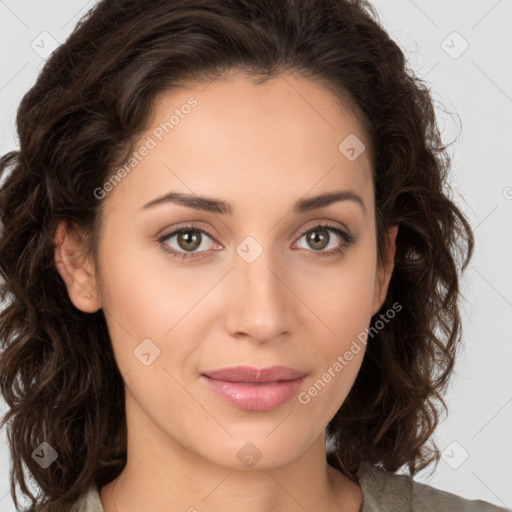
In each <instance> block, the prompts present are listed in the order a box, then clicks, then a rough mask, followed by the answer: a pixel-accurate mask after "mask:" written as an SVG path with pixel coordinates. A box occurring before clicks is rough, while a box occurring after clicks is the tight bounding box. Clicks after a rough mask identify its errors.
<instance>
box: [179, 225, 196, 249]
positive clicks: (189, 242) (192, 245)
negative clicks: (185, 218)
mask: <svg viewBox="0 0 512 512" xmlns="http://www.w3.org/2000/svg"><path fill="white" fill-rule="evenodd" d="M177 242H178V245H179V246H180V248H181V249H183V250H184V251H194V250H196V249H197V248H198V247H199V246H200V245H201V234H200V232H199V231H197V230H187V231H181V232H180V233H178V235H177Z"/></svg>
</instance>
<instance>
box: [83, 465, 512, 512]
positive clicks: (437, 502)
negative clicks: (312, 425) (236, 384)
mask: <svg viewBox="0 0 512 512" xmlns="http://www.w3.org/2000/svg"><path fill="white" fill-rule="evenodd" d="M358 477H359V485H360V486H361V489H362V491H363V496H364V499H363V506H362V507H361V512H410V511H414V512H506V511H507V509H505V508H500V507H497V506H495V505H491V504H490V503H487V502H485V501H481V500H466V499H464V498H461V497H459V496H456V495H455V494H451V493H448V492H445V491H440V490H438V489H435V488H434V487H431V486H428V485H425V484H421V483H419V482H415V481H414V480H413V479H411V478H410V477H408V476H406V475H395V474H393V473H388V472H387V471H384V470H382V469H380V468H378V467H376V466H373V465H371V464H362V465H361V466H360V468H359V472H358ZM511 510H512V509H509V512H510V511H511ZM73 512H104V510H103V507H102V506H101V501H100V496H99V492H98V489H97V487H91V488H90V490H89V491H88V493H87V494H85V495H84V496H83V497H82V499H81V500H79V501H78V502H77V504H76V508H75V510H74V511H73Z"/></svg>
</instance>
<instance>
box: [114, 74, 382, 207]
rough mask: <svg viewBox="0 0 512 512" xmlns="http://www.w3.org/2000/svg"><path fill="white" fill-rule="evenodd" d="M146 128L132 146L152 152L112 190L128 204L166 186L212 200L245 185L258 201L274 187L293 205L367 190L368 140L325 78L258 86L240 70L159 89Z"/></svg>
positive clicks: (274, 81) (287, 78) (281, 80)
mask: <svg viewBox="0 0 512 512" xmlns="http://www.w3.org/2000/svg"><path fill="white" fill-rule="evenodd" d="M147 126H148V128H147V130H146V131H145V132H144V133H143V134H142V135H141V136H140V137H139V138H138V140H137V144H136V148H142V147H143V146H147V147H150V150H149V151H148V150H146V151H144V153H145V156H144V157H143V158H140V160H138V161H137V163H136V165H135V166H134V168H133V169H134V171H131V172H130V176H129V178H128V179H126V180H123V182H130V185H129V186H128V185H127V184H125V183H122V184H121V186H120V187H118V188H127V190H125V191H124V192H123V195H127V197H128V199H129V200H130V201H132V202H133V201H136V202H137V203H140V204H142V203H144V202H146V201H148V200H150V199H152V198H153V197H154V196H155V194H158V193H159V194H162V193H164V192H165V190H162V188H169V189H173V190H177V191H181V192H186V193H190V192H195V193H198V194H199V193H204V194H206V195H210V196H211V195H213V196H218V197H221V196H226V195H228V196H229V195H231V196H233V194H234V193H235V192H236V193H237V195H238V196H240V193H241V192H242V191H244V190H245V191H249V193H248V194H247V195H248V199H254V197H255V194H256V195H258V194H260V196H261V199H262V203H261V204H264V203H265V200H267V201H270V197H271V196H272V191H277V190H279V191H281V192H282V193H283V194H285V195H289V196H290V201H291V200H293V202H295V201H296V200H297V198H298V197H301V196H307V195H308V192H309V191H311V194H309V195H313V194H314V193H320V192H324V191H326V190H328V189H329V188H337V189H339V188H351V189H354V188H355V189H358V190H359V193H361V194H363V193H364V192H363V191H366V193H368V194H370V195H371V190H370V189H371V187H372V179H371V176H372V172H371V163H370V156H369V151H368V150H367V149H366V148H368V149H369V145H368V140H367V138H366V135H365V133H364V131H363V128H362V125H361V123H360V121H359V119H358V117H357V115H356V114H355V113H354V111H353V109H351V108H350V106H349V105H348V104H346V103H344V102H343V100H342V99H341V98H340V97H337V96H335V95H334V94H333V93H332V92H331V91H330V90H329V89H328V88H326V87H324V86H323V85H322V84H321V83H319V82H316V81H312V80H308V79H305V78H302V77H299V76H297V75H292V74H285V75H280V76H278V77H275V78H272V79H268V80H266V81H264V82H262V83H257V84H255V83H253V81H252V80H251V79H250V78H249V77H247V76H244V75H240V74H239V75H235V76H230V77H224V78H220V79H216V80H213V81H211V82H206V83H205V82H203V83H196V84H192V83H191V84H189V85H188V86H183V87H177V88H174V89H172V90H170V91H166V92H164V93H161V94H160V95H158V96H157V98H156V99H155V101H154V104H153V108H152V111H151V114H150V116H149V122H148V123H147ZM347 150H348V152H347ZM354 153H355V157H356V158H354ZM128 189H129V190H128ZM117 193H118V192H116V194H117ZM226 199H228V198H226ZM283 199H285V198H283ZM367 199H368V200H369V199H370V198H369V197H368V198H367ZM230 202H231V201H230Z"/></svg>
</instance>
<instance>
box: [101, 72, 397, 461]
mask: <svg viewBox="0 0 512 512" xmlns="http://www.w3.org/2000/svg"><path fill="white" fill-rule="evenodd" d="M340 144H341V145H340ZM363 144H364V145H366V147H368V141H367V140H366V139H365V135H364V133H363V132H362V129H361V126H360V125H359V123H358V121H357V119H356V118H355V117H354V116H353V114H352V113H351V112H350V111H349V110H347V109H345V108H342V107H341V106H340V105H339V103H338V101H337V100H336V99H335V97H334V96H332V95H331V93H329V92H328V91H327V90H326V89H324V87H323V86H321V85H320V84H318V83H315V82H312V81H308V80H306V79H303V78H299V77H297V76H294V75H291V74H287V75H282V76H281V77H278V78H275V79H271V80H268V81H266V82H264V83H261V84H258V85H252V84H251V82H250V81H249V80H248V79H247V78H244V77H243V76H233V77H231V78H224V79H222V80H216V81H213V82H211V83H209V85H207V86H206V85H203V86H202V87H201V88H199V87H195V88H190V89H189V88H181V89H175V90H173V91H172V92H170V93H166V94H165V95H161V96H160V97H159V99H158V101H157V103H156V107H155V110H154V112H153V114H152V121H151V127H150V129H149V130H148V131H147V132H146V133H145V134H144V135H143V136H142V137H141V138H140V140H139V143H138V146H137V150H138V151H137V154H138V156H136V157H135V159H136V160H133V161H132V164H133V163H134V162H135V161H136V162H137V163H136V165H135V166H134V167H133V168H132V167H130V166H127V168H126V169H125V172H124V173H123V172H121V173H119V174H118V177H119V178H122V179H120V181H119V180H117V181H119V182H118V183H117V181H116V183H117V184H116V185H115V187H114V188H113V190H111V191H110V192H109V195H108V196H107V197H106V198H105V199H99V200H101V201H103V207H104V218H103V226H102V231H101V238H100V247H99V271H100V274H101V278H102V281H101V288H99V287H98V288H97V289H96V290H95V291H94V294H95V297H96V298H97V299H98V303H99V304H100V306H101V307H102V308H103V310H104V313H105V316H106V320H107V323H108V329H109V332H110V336H111V339H112V344H113V349H114V352H115V357H116V360H117V363H118V366H119V369H120V372H121V374H122V375H123V378H124V381H125V384H126V407H127V411H128V428H129V432H130V430H131V431H132V432H135V434H134V435H135V436H136V437H137V436H139V437H138V438H140V439H145V440H146V441H147V446H148V449H150V448H149V447H150V446H153V448H151V449H154V450H155V453H156V456H162V455H161V454H163V453H164V452H165V450H162V446H163V445H162V443H163V444H164V445H165V446H168V447H172V448H173V449H176V448H177V447H178V448H179V449H180V450H182V449H183V448H185V449H186V450H188V451H189V452H192V453H193V454H194V455H196V456H197V455H199V456H200V457H202V458H205V459H208V460H209V461H211V462H214V463H216V464H221V465H223V466H227V467H237V468H243V467H244V464H245V465H246V466H250V465H251V464H254V461H255V462H257V464H258V467H261V468H264V467H272V466H276V465H282V464H285V463H287V462H290V461H292V460H293V459H296V458H297V457H299V456H300V455H301V454H303V453H305V452H306V450H307V449H308V448H310V447H311V446H312V445H313V443H315V441H316V442H317V443H318V441H319V439H322V440H323V436H324V430H325V427H326V425H327V424H328V422H329V420H330V419H331V418H332V417H333V415H334V414H335V413H336V411H337V410H338V409H339V407H340V406H341V404H342V403H343V401H344V400H345V398H346V396H347V394H348V392H349V390H350V388H351V386H352V384H353V382H354V380H355V378H356V375H357V373H358V370H359V368H360V364H361V361H362V358H363V354H364V347H365V345H364V343H362V342H361V341H360V340H361V339H362V338H361V333H362V332H364V330H365V328H366V327H368V326H369V323H370V318H371V316H372V315H373V314H374V313H376V312H377V310H378V309H379V307H380V305H381V304H382V302H383V300H384V298H385V293H386V289H387V283H388V278H389V271H388V273H387V274H384V273H383V272H379V269H378V268H377V246H376V231H375V221H374V216H375V212H374V199H373V197H374V190H373V184H372V179H371V166H370V158H369V151H367V150H365V149H364V146H363ZM144 146H145V147H146V149H145V150H144V149H142V148H143V147H144ZM127 169H129V170H128V171H127ZM123 175H124V176H123ZM106 189H109V185H107V187H106ZM335 193H339V194H340V195H339V197H338V198H337V199H336V200H334V199H333V200H330V199H325V200H316V201H314V202H313V201H312V199H313V198H317V197H318V196H323V195H326V196H330V195H331V194H335ZM169 194H174V198H175V199H174V200H170V199H169V200H165V196H166V195H169ZM180 195H183V197H184V198H185V197H186V199H179V198H180V197H181V196H180ZM98 197H101V192H98ZM170 197H172V196H170ZM152 203H153V204H152ZM217 203H218V204H217ZM325 224H327V225H328V227H320V228H317V226H322V225H325ZM184 227H186V230H185V231H182V232H181V234H180V233H179V232H178V233H176V232H177V231H178V230H180V229H183V228H184ZM338 230H339V231H338ZM340 233H341V234H340ZM343 233H345V234H346V235H343ZM168 251H172V253H171V252H168ZM379 279H381V280H382V287H381V288H379ZM96 284H97V286H99V285H98V283H96ZM358 336H359V338H358ZM358 339H359V341H357V340H358ZM354 340H356V344H357V346H358V347H359V350H356V349H355V346H356V345H354V343H353V342H354ZM351 347H352V348H351ZM347 351H348V352H350V353H351V356H352V357H349V356H348V355H347ZM341 361H343V362H341ZM337 362H338V364H336V363H337ZM235 366H249V367H253V368H255V369H263V368H269V367H274V366H284V367H288V368H291V369H293V370H295V371H296V373H295V374H294V375H299V376H300V375H304V377H302V378H296V379H295V380H289V381H288V382H282V381H281V382H276V380H277V379H279V378H283V379H292V378H293V375H292V374H290V375H288V376H286V375H284V374H281V375H269V376H267V377H268V379H270V380H273V383H270V384H269V383H267V384H262V383H259V384H255V383H254V381H255V380H256V378H257V375H256V376H254V375H253V376H250V375H249V376H248V375H244V374H238V375H237V374H236V373H235V374H233V375H231V376H230V375H228V376H217V377H218V380H215V379H212V378H210V377H206V375H207V374H210V375H213V372H214V371H216V370H219V369H226V368H230V367H235ZM340 366H341V369H340ZM326 374H329V375H327V376H326ZM237 376H238V380H241V381H242V382H246V383H245V384H244V383H238V384H237V383H226V382H225V381H226V380H229V379H231V380H236V379H237ZM329 376H330V379H329ZM251 379H252V380H251ZM223 381H224V382H223ZM318 381H320V383H319V382H318ZM247 382H253V383H252V384H251V383H247ZM315 383H316V388H315V389H316V392H315V389H313V391H311V389H312V388H314V387H315ZM156 437H158V439H159V443H160V444H159V445H158V446H159V448H156V449H155V448H154V446H155V445H154V443H152V442H150V441H154V440H155V438H156ZM141 442H142V441H141ZM322 442H323V441H322ZM250 461H253V462H250Z"/></svg>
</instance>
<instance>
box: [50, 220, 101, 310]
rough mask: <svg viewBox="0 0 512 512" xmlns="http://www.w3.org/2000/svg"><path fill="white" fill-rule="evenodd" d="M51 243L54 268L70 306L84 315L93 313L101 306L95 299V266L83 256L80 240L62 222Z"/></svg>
mask: <svg viewBox="0 0 512 512" xmlns="http://www.w3.org/2000/svg"><path fill="white" fill-rule="evenodd" d="M53 240H54V244H55V254H54V257H55V265H56V267H57V270H58V272H59V274H60V275H61V277H62V279H63V280H64V283H65V284H66V288H67V290H68V294H69V298H70V299H71V302H72V303H73V304H74V305H75V307H76V308H77V309H80V310H81V311H84V312H85V313H95V312H96V311H98V310H99V309H100V308H101V304H100V303H99V302H98V299H97V286H96V277H95V269H94V265H93V264H92V262H91V261H90V259H89V258H86V257H85V256H84V244H83V240H82V239H81V237H80V236H79V234H78V232H77V231H75V230H71V229H69V228H68V226H67V224H66V223H65V222H64V221H62V222H61V223H60V224H59V226H58V227H57V231H56V233H55V236H54V239H53Z"/></svg>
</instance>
